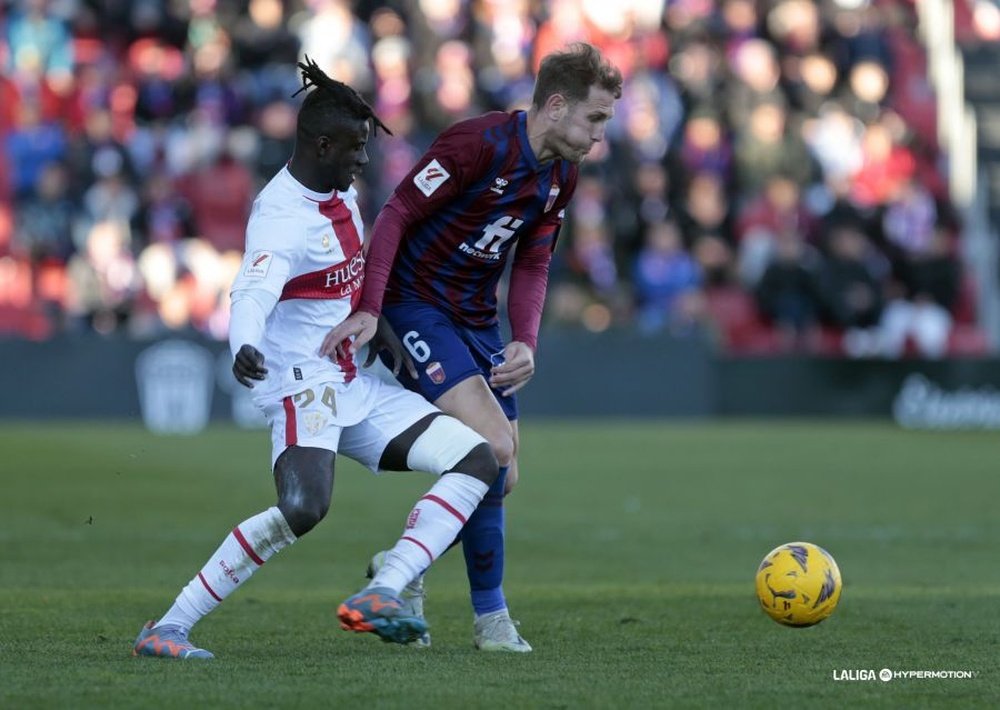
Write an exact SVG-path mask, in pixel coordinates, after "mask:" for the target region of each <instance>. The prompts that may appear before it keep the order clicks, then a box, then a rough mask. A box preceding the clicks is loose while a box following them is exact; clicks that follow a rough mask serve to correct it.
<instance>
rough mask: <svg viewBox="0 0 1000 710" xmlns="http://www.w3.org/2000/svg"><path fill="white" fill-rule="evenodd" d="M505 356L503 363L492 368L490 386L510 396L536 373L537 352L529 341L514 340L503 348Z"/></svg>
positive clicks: (505, 395)
mask: <svg viewBox="0 0 1000 710" xmlns="http://www.w3.org/2000/svg"><path fill="white" fill-rule="evenodd" d="M503 356H504V362H503V363H502V364H500V365H494V366H493V367H492V368H490V387H492V388H494V389H498V390H500V394H501V395H503V396H504V397H509V396H510V395H512V394H514V393H515V392H517V391H518V390H519V389H521V388H522V387H524V386H525V385H526V384H528V380H530V379H531V376H532V375H534V374H535V353H534V351H533V350H532V349H531V348H530V347H529V346H528V344H527V343H522V342H520V341H518V340H513V341H511V342H510V343H508V344H507V347H505V348H504V349H503Z"/></svg>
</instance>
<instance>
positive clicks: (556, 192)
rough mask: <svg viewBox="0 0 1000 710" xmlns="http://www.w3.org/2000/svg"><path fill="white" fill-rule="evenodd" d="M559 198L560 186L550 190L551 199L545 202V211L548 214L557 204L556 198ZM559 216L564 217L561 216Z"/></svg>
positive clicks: (554, 186)
mask: <svg viewBox="0 0 1000 710" xmlns="http://www.w3.org/2000/svg"><path fill="white" fill-rule="evenodd" d="M557 197H559V186H558V185H553V186H552V187H550V188H549V199H547V200H546V201H545V211H546V212H548V211H549V210H550V209H552V205H554V204H555V203H556V198H557ZM559 216H560V217H562V215H561V214H560V215H559Z"/></svg>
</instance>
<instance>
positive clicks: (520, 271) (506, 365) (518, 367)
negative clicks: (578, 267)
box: [490, 174, 576, 397]
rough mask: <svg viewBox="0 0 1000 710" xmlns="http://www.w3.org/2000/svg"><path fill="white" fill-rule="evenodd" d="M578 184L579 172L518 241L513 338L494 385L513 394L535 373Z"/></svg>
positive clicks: (510, 296) (510, 305)
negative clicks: (554, 266) (553, 273)
mask: <svg viewBox="0 0 1000 710" xmlns="http://www.w3.org/2000/svg"><path fill="white" fill-rule="evenodd" d="M575 187H576V180H575V174H573V175H571V176H570V180H569V183H568V185H567V186H566V188H565V189H564V193H565V194H564V195H562V196H561V199H560V200H558V201H557V202H556V204H555V205H553V207H552V209H551V210H550V211H549V212H548V214H547V215H546V217H545V218H544V219H543V220H542V222H541V224H539V226H538V228H537V229H536V230H535V232H534V234H532V235H531V236H530V237H527V238H522V239H521V240H519V241H518V245H517V248H516V249H515V251H514V263H513V264H512V265H511V271H510V288H509V290H508V293H507V313H508V317H509V319H510V329H511V341H510V343H508V344H507V347H505V348H504V362H503V363H502V364H500V365H498V366H495V367H493V368H492V370H491V372H490V386H491V387H494V388H497V389H499V390H501V394H502V395H503V396H505V397H506V396H509V395H511V394H513V393H514V392H517V391H518V390H519V389H521V388H522V387H524V386H525V385H526V384H528V381H529V380H530V379H531V377H532V376H533V375H534V374H535V350H536V349H537V348H538V329H539V327H540V326H541V323H542V308H543V307H544V305H545V292H546V289H547V287H548V280H549V264H550V263H551V262H552V252H553V251H555V247H556V241H557V239H558V237H559V230H560V228H561V227H562V220H563V215H564V213H565V206H566V203H567V202H568V201H569V198H570V197H572V194H573V191H574V188H575Z"/></svg>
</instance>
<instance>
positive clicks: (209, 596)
mask: <svg viewBox="0 0 1000 710" xmlns="http://www.w3.org/2000/svg"><path fill="white" fill-rule="evenodd" d="M295 539H296V538H295V535H294V534H292V531H291V530H290V529H289V527H288V523H287V522H285V516H283V515H282V514H281V511H280V510H278V509H277V508H274V507H272V508H268V509H267V510H265V511H264V512H263V513H259V514H257V515H255V516H253V517H252V518H249V519H248V520H244V521H243V522H242V523H240V524H239V525H237V526H236V527H235V528H233V531H232V532H231V533H229V535H228V536H226V539H225V540H223V541H222V544H221V545H219V549H217V550H216V551H215V554H213V555H212V556H211V557H210V558H209V560H208V562H207V563H205V566H204V567H202V568H201V571H200V572H198V574H197V576H195V577H194V578H193V579H192V580H191V581H190V582H188V584H187V586H186V587H184V589H182V590H181V593H180V594H179V595H178V596H177V599H176V601H174V605H173V606H172V607H170V609H169V610H168V611H167V613H166V614H164V615H163V616H162V617H161V618H160V620H159V621H157V622H156V626H179V627H180V628H181V630H182V631H183V632H184V633H185V634H186V633H188V632H189V631H190V630H191V627H192V626H194V625H195V624H196V623H197V622H198V620H199V619H201V618H202V617H203V616H205V615H206V614H208V612H210V611H212V609H214V608H215V607H217V606H219V602H221V601H222V600H223V599H225V598H226V597H228V596H229V595H230V594H232V593H233V592H234V591H236V588H237V587H239V586H240V585H241V584H243V583H244V582H245V581H247V579H249V577H250V575H252V574H253V573H254V572H256V571H257V568H258V567H260V566H261V565H262V564H264V563H265V562H266V561H267V560H268V558H270V557H271V556H272V555H274V553H276V552H278V551H279V550H281V549H282V548H284V547H287V546H288V545H291V544H292V543H293V542H295Z"/></svg>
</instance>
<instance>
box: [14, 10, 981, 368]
mask: <svg viewBox="0 0 1000 710" xmlns="http://www.w3.org/2000/svg"><path fill="white" fill-rule="evenodd" d="M0 8H2V10H0V12H2V14H0V66H2V67H3V74H2V76H0V142H2V150H0V331H3V332H6V333H18V334H20V335H25V336H28V337H35V338H44V337H49V336H51V335H53V334H57V333H60V332H84V331H88V330H96V331H98V332H100V333H111V332H116V331H117V332H125V333H128V334H131V335H134V336H136V337H153V336H156V335H161V334H163V333H165V332H169V331H175V330H185V329H193V330H196V331H199V332H201V333H204V334H206V335H207V336H209V337H212V338H217V339H224V338H225V337H226V332H227V326H228V287H229V284H230V282H231V280H232V278H233V276H234V274H235V273H236V271H237V269H238V268H239V263H240V256H241V254H240V252H241V248H242V242H243V230H244V227H245V224H246V219H247V216H248V212H249V207H250V204H251V202H252V199H253V197H254V195H255V194H256V192H257V190H258V189H259V188H260V187H262V186H263V184H264V183H266V181H267V180H268V179H270V178H271V176H272V175H274V173H275V172H276V171H277V170H279V169H280V168H281V166H282V165H283V164H284V163H285V161H286V160H287V159H288V157H289V155H290V153H291V149H292V145H293V143H294V133H295V117H296V110H297V105H298V102H299V101H301V95H300V96H299V97H297V98H294V99H293V98H292V94H294V93H295V91H296V90H297V89H298V88H299V86H300V80H299V77H298V74H297V71H296V67H295V65H296V62H297V61H298V60H299V59H300V58H301V57H303V56H304V55H308V56H310V57H312V58H313V59H315V60H316V61H317V62H318V63H319V65H320V66H321V67H322V68H323V69H324V70H326V71H327V72H328V73H329V74H330V75H331V76H333V77H335V78H337V79H340V80H342V81H344V82H347V83H349V84H351V85H352V86H354V87H355V88H357V89H358V90H359V91H361V92H362V93H363V94H364V95H365V96H366V97H367V98H368V99H369V100H370V102H371V103H372V105H373V106H374V108H375V110H376V113H377V114H378V115H379V116H380V118H381V119H382V120H383V121H384V122H385V123H386V124H387V125H388V126H389V127H390V128H391V130H392V132H393V135H392V136H384V135H380V136H379V137H378V138H377V139H375V140H374V142H373V144H372V146H371V150H370V153H371V158H372V162H371V165H370V166H369V168H368V170H367V172H366V174H365V175H364V176H363V178H362V181H361V183H360V184H359V190H360V193H361V197H362V207H363V212H364V215H365V218H366V223H368V224H370V223H371V221H372V220H373V218H374V216H375V214H377V211H378V208H379V207H380V205H382V204H383V202H384V201H385V199H386V197H387V196H388V195H389V194H390V193H391V191H392V190H393V188H394V186H395V185H396V184H397V182H398V181H399V180H400V179H401V178H402V177H403V176H404V175H405V174H406V173H407V172H408V171H409V169H410V168H411V167H412V165H413V164H414V163H415V161H416V159H417V158H418V157H419V155H420V154H421V152H422V151H423V150H424V149H425V148H426V147H427V146H428V145H429V143H430V141H431V140H432V139H433V138H434V136H435V135H436V134H437V133H438V132H439V131H440V130H442V129H443V128H445V127H447V126H448V125H450V124H451V123H453V122H455V121H457V120H460V119H463V118H466V117H469V116H473V115H477V114H479V113H482V112H484V111H488V110H510V109H512V108H524V107H526V106H527V104H528V103H529V101H530V94H531V87H532V72H533V70H534V69H535V67H536V66H537V64H538V61H539V59H540V57H542V56H543V55H545V54H546V53H548V52H550V51H553V50H557V49H560V48H562V47H564V46H565V45H566V44H567V43H570V42H573V41H577V40H585V41H589V42H592V43H593V44H595V45H597V46H598V47H599V48H601V50H602V51H603V52H604V53H605V54H606V55H607V56H608V57H609V58H610V59H611V61H613V62H614V63H615V64H616V65H618V66H619V67H620V68H621V69H622V71H623V74H624V76H625V79H626V81H625V88H624V93H623V96H622V99H621V101H620V102H619V104H618V106H617V109H616V117H615V118H614V120H613V121H612V123H611V124H610V125H609V128H608V134H607V141H606V142H605V143H603V144H601V145H599V146H598V147H597V149H595V151H594V152H593V153H592V155H591V156H590V158H588V160H587V161H586V162H585V164H584V166H583V169H582V172H581V177H580V181H579V184H578V188H577V193H576V197H575V198H574V200H573V202H572V203H571V205H570V209H569V211H568V214H567V223H566V226H565V227H564V229H563V231H562V234H561V236H560V243H559V246H558V248H557V250H556V254H555V258H554V261H553V265H552V277H551V282H550V288H549V300H548V305H547V311H546V318H547V327H553V326H555V325H556V324H562V325H564V326H567V327H585V328H588V329H590V330H594V331H600V330H604V329H607V328H614V327H636V328H639V329H642V330H643V331H645V332H650V333H652V332H657V331H663V330H667V331H670V332H672V333H674V334H676V335H678V336H681V337H683V336H685V335H688V334H695V333H707V334H709V335H710V337H714V338H716V339H717V340H718V341H719V342H720V344H721V345H722V346H724V347H727V348H728V349H729V350H730V351H734V352H779V351H785V350H805V351H816V352H838V353H846V354H850V355H855V356H888V357H895V356H899V355H901V354H904V353H911V352H912V353H918V354H922V355H926V356H931V357H937V356H941V355H943V354H945V353H947V352H949V351H954V349H955V348H956V347H961V343H960V342H958V341H957V340H956V336H955V333H956V332H961V329H962V328H965V332H969V331H970V330H971V331H972V332H973V333H975V329H974V327H973V326H972V325H971V324H972V323H973V322H974V319H975V303H974V301H973V299H971V297H970V295H971V293H972V289H971V287H970V282H969V278H968V277H967V276H966V275H965V272H964V270H963V268H962V265H961V261H960V259H959V249H958V246H957V240H958V238H959V237H958V235H959V228H960V225H959V224H958V223H957V219H956V217H955V214H954V210H953V209H952V207H951V205H950V204H949V203H948V199H947V189H946V182H945V180H944V177H943V176H944V174H945V171H946V163H945V156H943V155H942V153H941V151H940V148H939V145H938V139H937V127H936V122H935V115H936V114H935V103H934V95H933V92H932V90H931V88H930V85H929V83H928V79H927V67H926V58H925V52H924V50H923V48H922V47H921V45H920V43H919V41H918V39H917V36H916V33H915V26H916V16H915V12H914V8H913V6H912V3H911V2H908V1H907V0H821V1H819V2H815V1H813V0H669V1H668V0H616V1H615V2H608V1H607V0H549V1H544V2H543V1H542V0H396V1H395V2H377V1H375V0H368V1H365V0H359V1H357V2H349V1H348V0H170V1H167V2H161V1H159V0H16V1H13V2H12V1H10V0H6V2H5V1H4V0H0ZM967 342H968V341H967ZM971 342H973V343H974V344H973V346H971V347H972V348H973V349H974V348H975V347H977V346H976V345H975V343H980V342H981V341H980V340H976V339H975V338H973V339H972V341H971Z"/></svg>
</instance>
